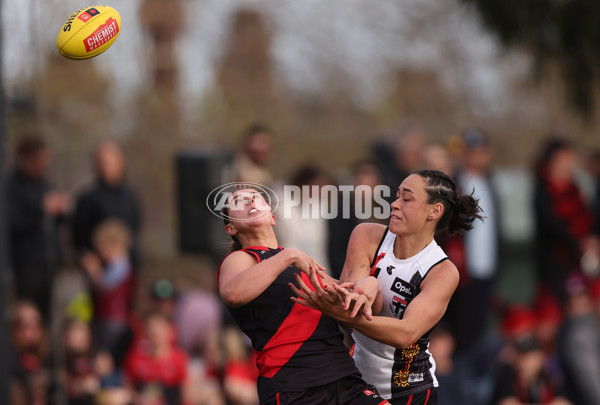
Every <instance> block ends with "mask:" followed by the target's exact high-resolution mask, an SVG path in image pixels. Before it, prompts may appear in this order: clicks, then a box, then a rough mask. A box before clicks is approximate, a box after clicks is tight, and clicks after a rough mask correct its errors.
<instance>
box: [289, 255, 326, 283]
mask: <svg viewBox="0 0 600 405" xmlns="http://www.w3.org/2000/svg"><path fill="white" fill-rule="evenodd" d="M284 251H286V252H288V254H291V255H292V257H293V259H294V262H293V263H292V264H293V265H294V266H295V267H296V268H297V269H298V270H300V271H301V272H303V273H306V275H307V276H309V277H311V275H312V274H313V273H315V274H317V275H318V277H320V278H321V279H324V278H325V267H323V266H321V265H320V264H319V263H318V262H317V261H316V260H315V259H313V258H312V257H310V256H309V255H307V254H306V253H304V252H302V251H301V250H298V249H294V248H288V249H285V250H284Z"/></svg>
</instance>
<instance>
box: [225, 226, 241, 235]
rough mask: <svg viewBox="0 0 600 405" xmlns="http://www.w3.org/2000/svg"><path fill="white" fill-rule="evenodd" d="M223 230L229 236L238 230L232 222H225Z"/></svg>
mask: <svg viewBox="0 0 600 405" xmlns="http://www.w3.org/2000/svg"><path fill="white" fill-rule="evenodd" d="M225 232H227V235H229V236H234V235H235V234H236V233H238V230H237V229H236V227H235V226H234V225H233V224H227V225H225Z"/></svg>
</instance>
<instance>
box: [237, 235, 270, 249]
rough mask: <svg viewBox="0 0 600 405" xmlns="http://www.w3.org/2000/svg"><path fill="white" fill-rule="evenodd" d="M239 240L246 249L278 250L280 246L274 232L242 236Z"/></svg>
mask: <svg viewBox="0 0 600 405" xmlns="http://www.w3.org/2000/svg"><path fill="white" fill-rule="evenodd" d="M239 240H240V242H241V244H242V246H244V247H250V246H266V247H269V248H277V247H278V246H279V244H278V243H277V238H276V237H275V234H274V233H273V232H266V233H253V234H245V235H240V236H239Z"/></svg>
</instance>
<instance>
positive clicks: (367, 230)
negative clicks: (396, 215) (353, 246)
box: [352, 222, 387, 245]
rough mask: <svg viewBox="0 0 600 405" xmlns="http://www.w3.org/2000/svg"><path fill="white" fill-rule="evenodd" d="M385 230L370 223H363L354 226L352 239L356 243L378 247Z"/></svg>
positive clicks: (383, 227) (381, 226)
mask: <svg viewBox="0 0 600 405" xmlns="http://www.w3.org/2000/svg"><path fill="white" fill-rule="evenodd" d="M386 230H387V226H385V225H382V224H377V223H372V222H364V223H362V224H358V225H356V227H355V228H354V230H353V231H352V239H354V240H355V242H357V243H361V244H366V245H370V244H375V245H379V242H380V241H381V239H382V238H383V235H384V234H385V232H386Z"/></svg>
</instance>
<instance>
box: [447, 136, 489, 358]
mask: <svg viewBox="0 0 600 405" xmlns="http://www.w3.org/2000/svg"><path fill="white" fill-rule="evenodd" d="M462 138H463V142H464V148H465V149H464V153H463V155H462V159H461V162H460V167H459V168H458V171H457V173H456V174H455V176H454V178H455V181H456V183H457V185H458V187H459V188H460V189H461V190H462V191H463V192H464V193H467V194H470V193H472V195H473V197H474V198H475V199H477V200H478V202H479V206H480V207H481V209H482V211H483V216H484V218H485V220H484V221H476V222H474V223H473V229H471V230H470V231H468V232H465V233H464V234H463V235H456V236H454V237H452V239H453V240H447V241H446V244H447V246H450V245H452V246H453V247H452V248H451V249H448V255H449V257H450V259H451V260H454V259H455V258H456V259H457V260H455V262H456V263H458V264H457V267H459V265H460V267H459V272H460V273H461V278H462V279H461V284H460V286H459V288H458V289H457V291H456V293H455V295H454V297H453V298H452V301H451V303H450V308H449V312H448V317H449V318H448V319H449V320H451V324H452V325H453V326H454V334H455V337H456V339H457V350H458V351H460V352H463V351H464V350H468V349H470V348H471V347H472V346H473V345H474V344H475V343H476V342H478V341H479V340H480V339H481V338H482V337H483V335H484V334H485V332H486V330H487V328H488V326H489V325H488V323H489V315H490V313H491V308H490V306H491V305H490V304H491V301H492V297H493V295H494V292H495V285H496V280H497V276H498V269H499V258H500V252H499V246H500V224H499V223H500V221H499V217H500V212H499V208H498V203H497V198H496V191H495V187H494V183H493V179H492V174H491V172H490V166H491V162H492V150H491V147H490V144H489V139H488V136H487V134H485V133H484V132H483V131H482V130H480V129H478V128H470V129H467V130H466V131H464V133H463V135H462ZM457 246H459V247H460V248H462V249H464V252H458V251H457V249H458V248H457ZM456 256H458V257H456Z"/></svg>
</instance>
